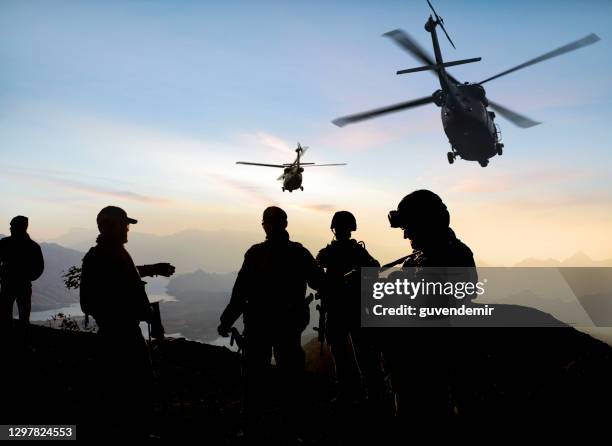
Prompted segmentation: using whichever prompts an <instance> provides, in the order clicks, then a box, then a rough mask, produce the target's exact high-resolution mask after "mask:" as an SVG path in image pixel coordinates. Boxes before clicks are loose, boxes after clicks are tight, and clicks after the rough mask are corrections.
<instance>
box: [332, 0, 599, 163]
mask: <svg viewBox="0 0 612 446" xmlns="http://www.w3.org/2000/svg"><path fill="white" fill-rule="evenodd" d="M427 4H428V5H429V7H430V9H431V11H432V13H433V17H432V15H430V16H429V19H428V20H427V23H425V30H426V31H427V32H429V33H430V34H431V40H432V43H433V49H434V54H435V62H434V61H433V60H432V58H431V57H430V56H429V54H428V53H427V52H426V51H425V50H423V49H422V48H421V47H420V46H419V45H418V44H417V43H416V41H414V40H413V39H412V38H411V37H410V36H408V34H406V33H405V32H404V31H402V30H400V29H396V30H393V31H390V32H388V33H385V34H384V36H387V37H389V38H391V39H392V40H393V41H394V42H395V43H396V44H397V45H399V46H400V47H401V48H403V49H404V50H406V51H408V52H409V53H411V54H412V55H413V56H415V57H416V58H417V59H419V60H421V61H422V62H423V63H425V64H426V65H425V66H422V67H417V68H409V69H406V70H399V71H397V73H396V74H406V73H415V72H418V71H432V72H435V73H436V74H437V75H438V78H439V80H440V87H441V89H440V90H437V91H435V92H434V93H433V94H432V95H431V96H425V97H423V98H419V99H415V100H412V101H407V102H401V103H399V104H394V105H391V106H388V107H383V108H378V109H374V110H370V111H366V112H363V113H357V114H354V115H349V116H344V117H341V118H338V119H335V120H334V121H332V122H333V123H334V124H336V125H337V126H339V127H343V126H345V125H347V124H352V123H354V122H358V121H363V120H366V119H370V118H375V117H378V116H381V115H384V114H387V113H393V112H397V111H401V110H406V109H409V108H413V107H418V106H421V105H425V104H430V103H432V102H433V103H434V104H436V105H437V106H438V107H441V112H442V126H443V127H444V132H445V133H446V136H447V137H448V140H449V143H450V145H451V151H450V152H448V154H447V158H448V162H449V163H450V164H452V163H453V162H454V161H455V158H457V156H460V157H461V158H463V159H464V160H468V161H478V163H479V164H480V165H481V166H482V167H486V166H487V165H488V164H489V158H492V157H493V156H495V155H501V154H502V149H503V147H504V145H503V144H502V142H501V131H500V130H499V127H498V126H497V124H496V123H495V113H494V112H492V111H489V110H487V107H490V108H492V109H493V110H495V111H496V112H497V113H499V114H500V115H502V116H503V117H505V118H506V119H508V120H509V121H510V122H512V123H513V124H515V125H517V126H519V127H521V128H528V127H533V126H535V125H538V124H540V122H536V121H533V120H531V119H529V118H527V117H525V116H522V115H520V114H518V113H516V112H514V111H512V110H509V109H508V108H506V107H503V106H502V105H500V104H498V103H496V102H493V101H490V100H488V99H487V97H486V93H485V89H484V88H483V87H482V84H484V83H486V82H489V81H491V80H493V79H497V78H498V77H501V76H505V75H506V74H509V73H512V72H514V71H517V70H520V69H522V68H525V67H528V66H530V65H534V64H536V63H539V62H542V61H544V60H547V59H551V58H553V57H556V56H560V55H561V54H564V53H568V52H570V51H574V50H577V49H579V48H582V47H584V46H587V45H591V44H593V43H595V42H597V41H599V40H600V39H599V37H598V36H597V35H595V34H590V35H588V36H586V37H584V38H582V39H580V40H576V41H575V42H571V43H569V44H567V45H564V46H562V47H559V48H557V49H555V50H553V51H550V52H548V53H545V54H542V55H541V56H538V57H536V58H534V59H531V60H529V61H527V62H524V63H522V64H520V65H517V66H515V67H513V68H510V69H509V70H506V71H503V72H501V73H499V74H497V75H495V76H491V77H489V78H487V79H485V80H483V81H480V82H478V83H468V82H465V83H461V82H459V81H458V80H457V79H455V78H454V77H452V76H451V75H450V74H449V73H448V72H447V71H446V70H445V68H446V67H451V66H455V65H461V64H467V63H473V62H478V61H480V60H481V58H480V57H476V58H472V59H463V60H457V61H452V62H444V61H443V60H442V53H441V51H440V45H439V43H438V36H437V34H436V27H437V26H439V27H440V28H441V29H442V31H443V32H444V34H445V35H446V38H447V39H448V41H449V42H450V44H451V45H452V46H453V48H455V44H454V43H453V41H452V40H451V38H450V36H449V35H448V33H447V32H446V29H445V28H444V20H443V19H442V17H440V16H439V15H438V14H437V13H436V11H435V9H434V7H433V6H432V4H431V3H430V2H429V0H427Z"/></svg>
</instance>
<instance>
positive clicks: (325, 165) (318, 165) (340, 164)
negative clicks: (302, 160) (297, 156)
mask: <svg viewBox="0 0 612 446" xmlns="http://www.w3.org/2000/svg"><path fill="white" fill-rule="evenodd" d="M327 166H346V163H333V164H309V165H307V166H304V167H327Z"/></svg>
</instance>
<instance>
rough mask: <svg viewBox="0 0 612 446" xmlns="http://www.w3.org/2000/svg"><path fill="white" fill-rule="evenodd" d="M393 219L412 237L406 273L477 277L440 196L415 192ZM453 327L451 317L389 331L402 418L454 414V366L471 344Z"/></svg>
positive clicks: (389, 361) (388, 357) (387, 353)
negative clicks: (435, 324)
mask: <svg viewBox="0 0 612 446" xmlns="http://www.w3.org/2000/svg"><path fill="white" fill-rule="evenodd" d="M388 219H389V223H390V224H391V227H393V228H401V229H402V230H403V233H404V238H405V239H409V240H410V244H411V246H412V250H413V252H412V254H411V255H410V256H408V258H407V259H406V261H405V262H404V265H403V267H404V268H411V269H410V270H404V272H403V273H404V274H412V275H413V277H411V280H414V281H420V280H422V279H423V280H426V281H427V280H432V277H436V278H435V280H436V281H437V280H440V281H443V282H446V281H448V280H461V281H477V276H476V271H475V264H474V256H473V254H472V251H471V250H470V248H468V247H467V246H466V245H465V244H464V243H463V242H461V240H459V239H458V238H457V237H456V235H455V233H454V232H453V230H452V229H451V228H450V215H449V212H448V210H447V208H446V205H445V204H444V202H443V201H442V199H441V198H440V197H439V196H438V195H436V194H435V193H433V192H431V191H429V190H417V191H414V192H412V193H410V194H408V195H406V196H405V197H404V198H403V199H402V200H401V201H400V203H399V205H398V206H397V209H396V210H393V211H391V212H389V216H388ZM448 268H451V270H452V271H453V272H454V274H455V275H453V277H452V278H450V279H449V276H448V275H446V276H444V274H445V273H444V271H448ZM457 271H459V272H460V275H461V277H458V276H457V275H456V272H457ZM440 274H441V276H440ZM446 274H447V273H446ZM428 298H429V297H428ZM435 298H436V296H434V297H433V299H435ZM451 300H452V299H451ZM414 302H418V297H417V300H415V301H414ZM445 324H446V326H444V325H445ZM450 330H451V328H450V327H449V326H448V322H447V321H441V323H439V324H438V326H432V327H422V328H402V329H397V328H396V329H389V330H387V332H386V340H385V344H386V345H385V348H384V359H385V365H386V367H387V368H388V371H389V372H390V376H391V382H392V386H393V389H394V392H395V393H396V396H397V398H396V400H397V401H398V407H397V410H398V414H399V415H400V416H402V417H406V418H410V419H411V420H415V419H416V420H424V421H431V420H438V421H442V420H444V419H448V418H449V417H450V416H451V412H452V408H451V401H452V398H451V395H450V393H449V388H450V387H451V386H452V381H453V376H454V375H457V373H451V367H453V364H454V363H456V361H457V359H460V358H459V355H460V354H461V352H462V351H463V349H465V348H466V347H468V346H469V344H470V342H468V338H467V337H466V336H465V335H466V333H464V332H465V329H460V328H457V329H454V331H453V333H450ZM416 336H418V341H417V338H416ZM407 346H410V348H409V349H408V348H407ZM455 401H456V400H455Z"/></svg>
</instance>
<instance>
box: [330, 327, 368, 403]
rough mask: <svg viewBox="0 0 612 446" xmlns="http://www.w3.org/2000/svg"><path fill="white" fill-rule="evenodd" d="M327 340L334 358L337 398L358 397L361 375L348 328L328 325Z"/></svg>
mask: <svg viewBox="0 0 612 446" xmlns="http://www.w3.org/2000/svg"><path fill="white" fill-rule="evenodd" d="M327 342H328V344H329V349H330V351H331V354H332V358H333V360H334V367H335V371H336V381H337V383H338V391H339V392H338V399H340V400H347V399H352V398H354V397H359V396H360V393H361V377H360V375H359V368H358V366H357V361H356V359H355V352H354V351H353V345H352V343H351V337H350V334H349V332H348V329H343V328H341V327H334V326H330V327H329V330H328V333H327Z"/></svg>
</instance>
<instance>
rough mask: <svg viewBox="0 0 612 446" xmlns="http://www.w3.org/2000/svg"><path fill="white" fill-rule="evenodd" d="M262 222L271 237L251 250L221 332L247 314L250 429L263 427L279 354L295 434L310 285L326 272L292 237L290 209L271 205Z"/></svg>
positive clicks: (225, 332)
mask: <svg viewBox="0 0 612 446" xmlns="http://www.w3.org/2000/svg"><path fill="white" fill-rule="evenodd" d="M262 226H263V229H264V231H265V233H266V240H265V241H264V242H263V243H258V244H256V245H253V246H252V247H251V248H249V250H248V251H247V252H246V254H245V256H244V263H243V264H242V268H241V269H240V271H239V273H238V277H237V278H236V282H235V284H234V288H233V290H232V295H231V299H230V302H229V304H228V305H227V308H226V309H225V311H223V314H222V315H221V324H220V325H219V327H218V332H219V334H220V335H221V336H228V335H229V334H230V331H231V328H232V325H233V324H234V323H235V322H236V320H237V319H238V318H239V317H240V316H241V315H243V319H244V327H245V331H244V332H245V349H244V352H245V395H244V400H243V403H244V414H245V416H246V430H247V432H250V433H251V434H256V433H257V431H258V430H259V429H258V428H259V427H260V416H261V413H262V410H263V408H264V407H263V405H264V402H265V400H266V398H267V397H268V396H269V389H267V386H266V385H265V382H266V375H267V373H266V372H267V369H268V368H269V366H270V361H271V358H272V355H274V359H275V361H276V364H277V366H278V369H279V372H280V376H281V385H282V397H283V405H284V409H285V410H284V415H285V416H286V417H287V419H286V422H287V424H286V425H285V428H287V429H289V430H290V431H289V432H290V433H292V434H293V433H295V431H294V429H296V428H297V426H296V425H295V424H294V423H296V422H297V421H298V419H299V415H298V414H299V412H300V405H301V395H300V391H301V388H300V387H301V385H300V380H301V375H302V373H303V369H304V350H303V349H302V343H301V337H302V332H303V331H304V329H305V328H306V326H307V324H308V311H309V310H308V307H307V304H306V303H305V302H306V301H305V294H306V286H307V285H309V286H310V287H312V288H314V289H319V287H320V286H321V283H322V280H323V272H322V271H321V269H320V268H319V267H318V266H317V264H316V262H315V260H314V258H313V256H312V255H311V254H310V252H309V251H308V250H307V249H306V248H304V247H303V246H302V245H301V244H300V243H297V242H294V241H291V240H289V233H288V232H287V230H286V228H287V214H286V213H285V211H283V210H282V209H280V208H278V207H275V206H272V207H268V208H267V209H266V210H265V211H264V213H263V221H262Z"/></svg>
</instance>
